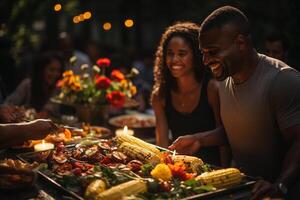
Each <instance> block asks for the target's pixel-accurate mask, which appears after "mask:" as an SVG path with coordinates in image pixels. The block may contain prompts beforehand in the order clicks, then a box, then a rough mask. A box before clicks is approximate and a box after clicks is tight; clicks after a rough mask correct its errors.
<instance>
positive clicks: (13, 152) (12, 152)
mask: <svg viewBox="0 0 300 200" xmlns="http://www.w3.org/2000/svg"><path fill="white" fill-rule="evenodd" d="M126 132H127V131H126ZM122 135H123V134H121V135H120V136H119V140H121V139H120V138H121V136H122ZM125 135H126V137H128V136H127V134H125ZM153 136H154V135H153ZM145 141H147V142H149V143H154V142H155V140H154V137H148V138H146V139H145ZM122 142H123V143H121V147H122V145H123V144H124V145H123V148H124V149H125V150H124V152H126V151H127V150H131V149H130V148H131V147H130V148H128V147H127V144H126V145H125V143H126V141H125V142H124V141H122ZM127 142H128V141H127ZM97 145H98V146H100V148H104V149H105V148H106V147H105V142H104V144H99V143H98V144H97ZM103 146H104V147H103ZM77 148H78V147H76V148H75V149H77ZM79 148H80V146H79ZM88 148H90V147H88ZM121 149H122V148H121ZM88 150H89V149H88ZM102 150H103V149H102ZM57 151H58V150H57V149H55V151H54V152H57ZM35 153H37V152H28V153H24V151H23V150H22V149H19V150H18V149H11V148H10V149H6V150H2V151H1V152H0V159H1V160H3V159H4V158H12V159H16V158H21V159H22V160H25V161H28V160H26V156H25V155H27V154H28V155H30V156H31V155H35ZM53 154H54V155H56V154H55V153H53ZM53 154H52V156H53V157H54V155H53ZM20 155H21V157H20ZM173 156H174V154H173ZM24 158H25V159H24ZM76 158H77V157H76ZM137 158H138V157H137ZM77 161H79V160H77ZM80 162H82V161H80ZM174 162H175V161H174ZM127 165H128V164H127ZM165 166H167V165H165ZM174 166H175V165H174ZM152 171H154V169H153V170H152ZM41 175H42V176H41ZM44 175H45V173H44V172H43V173H41V174H40V176H38V178H37V181H36V182H35V184H34V185H33V186H32V187H30V188H25V189H16V190H1V191H0V196H1V199H83V198H80V197H79V198H77V197H76V195H75V196H74V195H72V194H70V193H69V191H68V190H66V189H65V188H63V187H60V186H57V185H55V184H53V182H55V179H52V178H49V177H47V176H46V177H45V176H44ZM151 175H152V172H151ZM80 176H81V175H80ZM153 177H154V174H153ZM253 183H254V181H253V179H252V180H251V179H249V180H247V182H244V183H243V184H240V185H238V186H236V187H234V188H233V187H232V188H231V189H219V190H217V191H210V192H207V193H205V195H203V194H194V195H190V196H187V197H186V198H180V199H197V197H200V196H201V199H248V198H249V196H250V192H251V187H252V185H253ZM202 195H203V196H202Z"/></svg>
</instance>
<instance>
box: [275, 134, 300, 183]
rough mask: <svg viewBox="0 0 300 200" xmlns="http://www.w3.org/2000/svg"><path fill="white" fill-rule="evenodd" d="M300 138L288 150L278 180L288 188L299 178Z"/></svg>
mask: <svg viewBox="0 0 300 200" xmlns="http://www.w3.org/2000/svg"><path fill="white" fill-rule="evenodd" d="M299 149H300V138H299V139H297V140H296V141H295V142H294V144H293V145H292V146H291V147H290V149H289V151H288V152H287V154H286V156H285V159H284V162H283V166H282V171H281V174H280V176H279V177H278V179H277V180H276V182H278V183H280V182H281V183H284V184H285V185H286V186H287V187H288V188H289V187H290V186H292V185H293V184H294V183H295V182H296V181H297V180H298V179H299V174H300V151H299Z"/></svg>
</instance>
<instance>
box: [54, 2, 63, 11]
mask: <svg viewBox="0 0 300 200" xmlns="http://www.w3.org/2000/svg"><path fill="white" fill-rule="evenodd" d="M54 10H55V11H56V12H59V11H60V10H61V4H59V3H58V4H55V5H54Z"/></svg>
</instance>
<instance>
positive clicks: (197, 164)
mask: <svg viewBox="0 0 300 200" xmlns="http://www.w3.org/2000/svg"><path fill="white" fill-rule="evenodd" d="M172 159H173V162H174V163H176V162H183V163H184V164H185V166H186V167H187V170H191V171H193V172H196V173H200V171H201V167H202V165H203V161H202V160H201V159H200V158H197V157H194V156H185V155H174V156H172Z"/></svg>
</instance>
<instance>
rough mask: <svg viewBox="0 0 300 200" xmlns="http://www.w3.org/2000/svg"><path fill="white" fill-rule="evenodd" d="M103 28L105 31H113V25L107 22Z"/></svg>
mask: <svg viewBox="0 0 300 200" xmlns="http://www.w3.org/2000/svg"><path fill="white" fill-rule="evenodd" d="M102 27H103V29H104V30H105V31H109V30H110V29H111V23H109V22H105V23H104V24H103V26H102Z"/></svg>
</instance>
